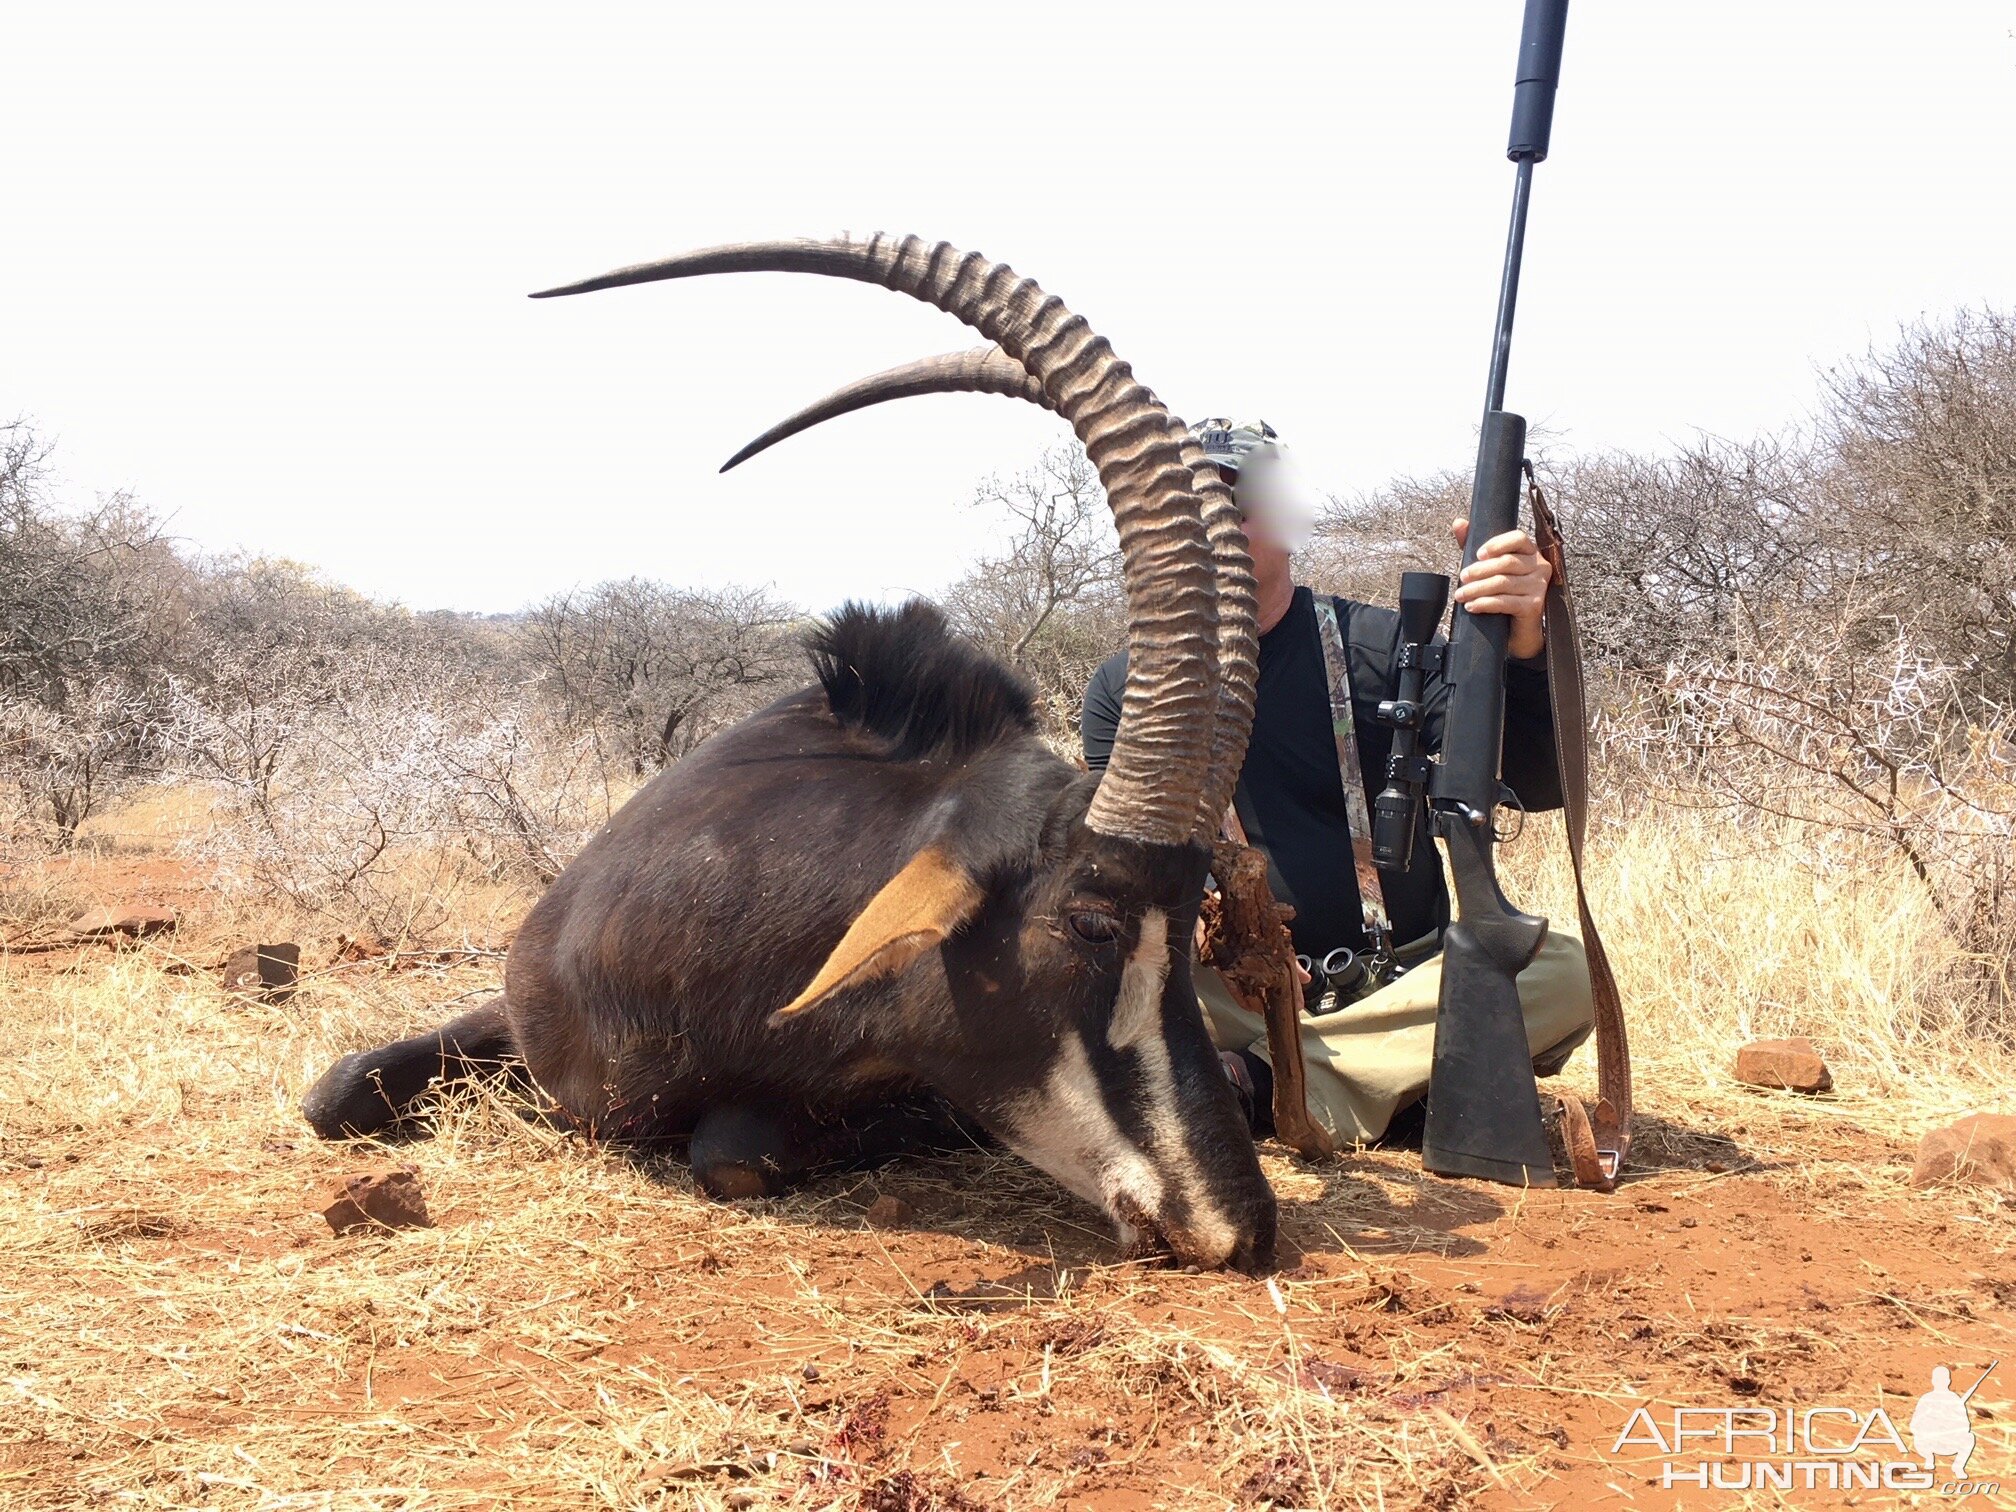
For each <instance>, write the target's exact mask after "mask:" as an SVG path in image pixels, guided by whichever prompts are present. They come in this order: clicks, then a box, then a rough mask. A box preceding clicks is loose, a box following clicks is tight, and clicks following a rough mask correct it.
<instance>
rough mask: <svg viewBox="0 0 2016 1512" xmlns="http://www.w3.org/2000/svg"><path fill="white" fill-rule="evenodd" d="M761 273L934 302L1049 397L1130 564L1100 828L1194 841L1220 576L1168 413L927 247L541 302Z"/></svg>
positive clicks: (1020, 304) (1082, 329) (768, 251)
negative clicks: (1102, 495) (812, 276)
mask: <svg viewBox="0 0 2016 1512" xmlns="http://www.w3.org/2000/svg"><path fill="white" fill-rule="evenodd" d="M757 271H778V272H802V273H819V274H824V275H827V276H833V277H842V278H851V279H854V280H856V281H860V282H870V283H879V284H882V285H883V286H884V287H886V288H890V289H894V290H896V291H898V292H900V293H904V294H909V295H911V296H912V297H913V298H917V299H922V300H924V301H925V302H926V303H929V304H932V305H936V306H937V307H938V308H940V309H942V310H945V311H947V312H948V313H950V314H953V315H956V316H957V317H958V318H959V319H960V320H962V321H964V322H965V323H966V324H968V325H970V326H973V327H974V328H975V329H977V330H979V331H980V332H981V333H982V334H983V335H985V336H987V337H988V338H989V339H990V340H992V341H994V342H996V343H998V344H999V345H1000V346H1001V348H1002V350H1003V351H1004V352H1006V353H1007V354H1008V355H1009V356H1010V357H1012V358H1014V359H1015V360H1017V361H1018V362H1020V363H1021V364H1022V365H1023V366H1024V367H1025V368H1027V369H1028V371H1029V373H1030V374H1031V375H1032V376H1033V377H1034V378H1035V379H1036V380H1037V381H1038V382H1039V383H1041V384H1042V386H1043V388H1044V390H1045V392H1046V393H1048V394H1049V395H1050V397H1051V398H1052V400H1053V401H1054V402H1055V403H1056V405H1057V408H1058V410H1059V412H1060V413H1062V414H1063V415H1064V417H1065V418H1066V419H1067V420H1069V421H1070V423H1071V426H1072V429H1073V430H1074V431H1076V432H1077V434H1078V437H1079V439H1080V440H1081V441H1082V442H1084V444H1085V449H1086V452H1087V453H1088V455H1089V456H1090V457H1091V459H1092V462H1093V465H1094V466H1095V467H1096V468H1097V469H1098V472H1099V477H1100V482H1101V483H1102V484H1103V485H1104V487H1105V490H1106V496H1107V501H1108V503H1109V504H1110V506H1111V508H1112V510H1113V519H1114V525H1115V528H1116V530H1117V531H1118V533H1119V536H1120V547H1121V553H1122V558H1123V562H1124V564H1125V568H1124V571H1125V583H1126V591H1127V605H1128V615H1127V618H1128V647H1129V652H1130V654H1129V658H1128V671H1127V688H1126V691H1125V693H1124V694H1123V695H1122V702H1121V708H1122V715H1121V724H1120V732H1119V738H1118V739H1117V740H1116V741H1115V743H1114V748H1113V754H1112V757H1111V759H1110V761H1109V763H1108V765H1107V769H1106V772H1105V774H1104V776H1103V777H1102V779H1101V781H1100V784H1099V787H1098V790H1097V791H1096V792H1095V794H1094V795H1093V799H1092V805H1091V808H1090V809H1089V810H1088V811H1087V813H1086V824H1087V826H1088V827H1089V828H1091V829H1093V830H1095V831H1097V832H1099V833H1101V834H1106V835H1113V836H1117V837H1123V838H1129V839H1134V840H1141V841H1146V842H1150V843H1157V844H1172V845H1176V844H1183V843H1186V842H1188V841H1190V840H1192V839H1194V837H1195V832H1196V823H1197V812H1198V805H1199V803H1200V801H1201V798H1202V788H1203V783H1204V780H1205V778H1206V777H1207V776H1208V770H1207V768H1208V765H1209V759H1210V749H1211V743H1212V731H1213V728H1214V725H1215V724H1216V716H1217V702H1218V696H1219V695H1218V655H1217V651H1218V640H1219V625H1218V608H1217V582H1216V575H1217V569H1216V563H1215V560H1214V557H1213V553H1212V549H1211V545H1210V542H1209V540H1208V539H1207V535H1206V531H1205V527H1204V523H1203V519H1202V515H1201V508H1200V504H1199V501H1198V498H1197V495H1196V492H1195V488H1196V473H1195V470H1194V468H1192V467H1191V466H1189V465H1188V464H1186V462H1185V461H1184V458H1183V455H1182V450H1181V448H1180V446H1179V445H1178V443H1177V442H1176V440H1175V439H1174V437H1172V436H1171V435H1170V433H1169V425H1170V417H1169V414H1168V411H1167V410H1166V409H1164V408H1163V406H1162V404H1161V402H1160V401H1159V400H1158V399H1156V397H1155V396H1154V394H1153V393H1152V392H1150V391H1149V390H1148V389H1147V388H1146V387H1145V386H1143V385H1142V384H1140V383H1139V382H1138V381H1136V380H1135V379H1134V378H1133V375H1132V372H1131V370H1129V369H1128V368H1127V367H1126V365H1125V364H1124V363H1122V362H1121V360H1120V358H1119V357H1118V355H1117V354H1115V353H1114V351H1113V349H1112V347H1111V346H1110V345H1109V344H1108V343H1107V341H1106V340H1105V338H1103V337H1101V336H1099V335H1097V334H1096V333H1095V332H1093V331H1092V329H1091V327H1090V326H1089V325H1088V324H1086V322H1085V321H1084V320H1083V319H1082V317H1080V316H1078V315H1076V314H1074V313H1072V312H1071V311H1070V310H1069V309H1068V308H1067V307H1066V306H1065V305H1064V303H1063V302H1062V301H1061V300H1058V299H1056V298H1055V297H1054V296H1052V295H1049V294H1047V293H1045V291H1044V290H1043V289H1042V287H1041V286H1040V285H1038V284H1037V283H1036V282H1035V281H1034V280H1033V279H1028V278H1024V277H1022V276H1021V275H1019V274H1017V273H1016V272H1015V271H1014V270H1013V269H1012V268H1010V267H1008V265H1006V264H1005V263H995V262H991V261H990V260H988V259H987V258H984V257H981V256H980V255H979V254H977V253H964V252H960V251H959V250H958V249H956V248H954V247H952V246H950V245H949V244H947V243H944V242H939V243H936V244H926V243H925V242H923V241H922V240H921V239H920V238H918V237H915V236H904V237H900V238H890V237H885V236H883V235H881V234H880V233H877V234H876V235H874V236H872V237H870V238H869V239H868V240H867V241H866V242H851V241H845V242H821V241H811V240H797V241H781V242H751V243H744V244H739V245H734V246H726V247H713V248H708V249H706V250H703V251H699V252H694V253H688V254H686V255H684V256H680V257H673V258H668V259H665V260H663V261H660V262H655V263H639V264H635V265H633V266H631V267H627V268H619V269H616V270H614V271H613V272H610V273H605V274H602V275H600V276H598V277H596V278H591V279H584V280H582V281H580V282H578V283H574V284H567V285H562V286H559V287H556V288H553V289H547V290H542V291H541V296H542V297H552V296H555V295H562V294H578V293H587V292H590V291H592V290H597V289H606V288H614V287H619V286H623V285H628V284H637V283H649V282H654V281H656V280H659V279H666V278H687V277H693V276H697V275H701V274H708V273H725V272H757Z"/></svg>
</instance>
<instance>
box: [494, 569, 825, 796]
mask: <svg viewBox="0 0 2016 1512" xmlns="http://www.w3.org/2000/svg"><path fill="white" fill-rule="evenodd" d="M797 618H798V615H797V612H796V611H795V610H793V609H792V608H790V607H789V606H788V605H786V604H783V603H781V602H779V601H778V600H777V599H775V598H773V597H771V596H770V595H769V594H768V593H766V592H765V591H763V590H762V589H756V588H732V587H731V588H725V589H719V590H701V589H682V588H672V587H668V586H667V585H665V584H663V583H658V582H653V581H651V580H649V579H646V578H624V579H621V580H620V581H615V582H607V583H598V584H597V585H596V586H595V587H593V588H588V589H581V590H576V591H574V592H570V593H562V594H556V595H554V596H553V597H552V598H549V599H547V600H546V601H544V602H543V603H541V604H538V605H537V606H535V607H534V608H533V609H531V610H530V611H529V612H528V613H527V614H526V616H525V620H524V624H523V627H522V631H521V636H522V639H521V648H522V653H523V656H524V658H525V661H526V662H527V664H528V666H529V667H530V668H532V669H533V671H534V672H535V673H536V674H537V675H538V676H540V677H541V678H542V679H543V680H544V683H545V685H546V688H547V690H548V693H549V695H550V696H551V697H552V698H553V699H554V700H555V702H556V704H557V707H558V708H559V710H560V714H561V719H562V721H563V723H564V724H565V725H566V727H567V728H569V729H572V730H577V731H590V732H594V733H595V734H596V735H597V737H598V738H599V739H604V740H606V741H608V742H609V743H610V744H611V745H613V747H614V750H613V751H611V752H610V754H611V755H612V756H614V757H615V758H617V759H619V760H621V761H622V762H624V763H626V764H627V765H628V766H629V768H630V770H631V773H632V775H635V776H642V775H643V774H644V773H645V772H647V771H650V770H653V769H655V768H657V767H661V766H664V765H666V764H667V763H668V762H672V761H676V760H677V759H678V758H679V757H681V756H683V755H685V754H686V752H688V751H690V750H691V749H692V748H693V747H694V746H696V745H698V744H699V743H700V742H701V741H702V740H704V739H706V738H707V736H709V735H711V734H712V733H713V732H714V731H715V730H717V729H719V728H720V727H721V726H723V725H724V724H727V723H729V722H731V721H732V720H734V719H736V718H739V717H740V716H741V715H742V714H744V713H747V712H748V711H749V710H750V709H751V708H753V707H754V706H755V704H756V703H757V702H758V701H759V700H760V699H761V698H762V697H764V696H765V695H766V694H767V693H769V692H770V691H771V690H773V688H774V686H775V685H776V684H777V683H778V682H780V681H781V680H782V679H783V678H785V677H787V676H789V675H790V674H791V673H793V672H795V671H796V670H797V667H798V659H797V656H796V654H795V647H794V645H793V643H792V640H791V637H790V636H789V634H788V631H789V629H790V627H791V625H792V624H793V623H794V622H795V621H796V620H797Z"/></svg>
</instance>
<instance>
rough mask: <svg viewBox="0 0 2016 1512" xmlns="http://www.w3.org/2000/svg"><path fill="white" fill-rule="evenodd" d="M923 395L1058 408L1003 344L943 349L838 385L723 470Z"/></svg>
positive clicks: (725, 464)
mask: <svg viewBox="0 0 2016 1512" xmlns="http://www.w3.org/2000/svg"><path fill="white" fill-rule="evenodd" d="M918 394H1006V395H1007V396H1008V397H1009V398H1011V399H1027V400H1028V401H1029V402H1030V403H1031V404H1040V405H1042V406H1043V408H1044V409H1055V408H1056V407H1057V406H1056V405H1054V404H1052V403H1051V402H1050V396H1049V395H1048V394H1046V393H1044V392H1043V385H1042V383H1041V382H1039V381H1038V380H1037V379H1036V378H1035V377H1034V376H1033V375H1032V374H1031V373H1030V371H1029V370H1028V369H1027V368H1025V367H1024V366H1022V364H1021V363H1019V362H1017V361H1016V360H1015V359H1014V358H1013V357H1010V356H1009V355H1008V354H1007V353H1006V352H1004V351H1002V350H1001V348H999V347H998V346H986V347H974V348H972V349H971V350H969V351H964V352H941V353H940V354H939V355H938V356H936V357H920V358H919V359H918V360H917V361H915V362H906V363H904V364H903V365H902V366H901V367H893V368H889V369H887V370H886V371H884V372H880V373H877V374H875V375H874V376H873V377H870V378H863V379H861V380H860V381H859V382H858V383H850V384H848V385H847V386H846V387H845V388H840V389H835V390H834V391H833V392H832V393H830V394H828V395H827V396H826V397H825V398H824V399H821V400H819V401H818V402H817V403H814V404H808V405H806V406H805V408H803V409H801V410H799V411H798V413H797V414H795V415H791V416H789V417H787V418H785V419H783V420H779V421H778V422H777V423H776V424H775V425H773V426H771V427H770V429H768V430H766V431H765V432H763V434H762V435H760V436H758V437H757V438H756V439H755V440H754V441H751V442H750V443H749V444H748V445H747V446H745V447H743V448H742V450H740V451H738V452H737V453H735V455H734V456H732V457H730V458H729V459H728V460H727V461H726V462H723V463H722V464H721V471H723V472H724V473H725V472H727V471H728V470H729V469H730V468H732V467H740V466H741V465H742V464H743V463H744V462H747V461H748V460H749V459H750V458H751V457H753V456H755V455H756V454H757V453H758V452H764V451H768V450H769V449H770V448H771V447H773V446H775V445H776V444H777V443H778V442H779V441H785V440H788V439H790V438H791V437H792V436H795V435H797V434H798V432H800V431H803V430H810V429H811V428H812V427H813V426H815V425H818V424H821V423H822V422H824V421H827V420H831V419H833V418H834V417H835V416H838V415H851V414H852V413H853V412H854V411H855V410H858V409H867V408H868V407H869V406H870V405H872V404H886V403H888V402H889V401H890V400H891V399H909V398H913V397H914V396H916V395H918Z"/></svg>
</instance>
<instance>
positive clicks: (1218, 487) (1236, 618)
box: [721, 346, 1260, 844]
mask: <svg viewBox="0 0 2016 1512" xmlns="http://www.w3.org/2000/svg"><path fill="white" fill-rule="evenodd" d="M958 393H982V394H1007V395H1009V396H1011V397H1013V398H1017V399H1026V400H1028V401H1029V402H1030V403H1031V404H1038V405H1041V406H1042V407H1043V408H1045V409H1051V408H1054V406H1053V405H1052V404H1051V403H1050V396H1049V395H1048V394H1046V393H1044V392H1043V385H1042V384H1040V383H1038V382H1037V381H1036V379H1035V378H1034V377H1033V376H1032V375H1031V374H1030V373H1029V371H1028V370H1027V369H1026V368H1024V367H1023V366H1022V364H1021V363H1019V362H1017V361H1016V360H1015V359H1014V358H1013V357H1010V356H1008V355H1007V354H1006V353H1005V352H1003V351H1002V350H1001V348H999V347H998V346H989V347H974V348H972V349H971V350H969V351H964V352H942V353H940V354H939V355H938V356H936V357H920V358H919V359H918V360H917V361H915V362H906V363H904V364H902V365H901V366H900V367H893V368H889V369H887V370H886V371H883V372H880V373H876V374H874V375H873V376H872V377H868V378H862V379H859V380H857V381H856V382H854V383H850V384H848V385H847V386H846V387H845V388H840V389H835V390H834V391H833V392H832V393H830V394H828V395H827V396H826V397H825V398H823V399H821V400H819V401H818V402H816V403H814V404H808V405H807V406H806V407H805V408H804V409H801V410H799V411H798V412H797V413H796V414H795V415H792V416H791V417H790V418H789V419H786V420H781V421H779V422H778V423H777V424H776V425H773V426H771V427H770V429H768V430H767V431H765V432H763V434H762V435H760V436H758V437H757V438H756V439H755V440H754V441H751V442H750V443H749V444H748V445H747V446H745V447H743V448H742V450H740V451H739V452H737V453H736V454H735V455H734V456H732V457H730V458H729V459H728V461H727V462H726V463H725V464H723V466H722V468H721V471H723V472H726V471H728V469H729V468H731V467H735V466H737V465H739V464H740V463H743V462H746V461H747V460H748V459H749V458H751V457H753V456H755V455H756V454H757V453H758V452H760V451H763V450H765V449H766V448H768V447H771V446H774V445H776V444H777V443H778V442H779V441H782V440H784V439H785V438H787V437H789V436H795V435H797V434H798V433H799V432H800V431H803V430H809V429H811V428H812V427H813V426H815V425H818V424H819V423H820V422H821V421H825V420H830V419H832V418H833V417H834V416H836V415H845V414H849V413H851V412H853V411H854V410H857V409H866V408H867V407H868V406H870V405H873V404H884V403H887V402H888V401H889V400H891V399H908V398H912V397H914V396H916V395H918V394H958ZM1170 435H1172V436H1173V437H1175V439H1176V443H1177V445H1178V446H1179V447H1181V448H1182V449H1183V460H1184V462H1185V464H1186V465H1187V466H1189V468H1190V470H1191V473H1192V476H1193V477H1194V479H1195V487H1196V490H1197V498H1198V501H1199V503H1200V504H1201V506H1202V510H1203V519H1204V532H1205V536H1206V538H1207V539H1208V540H1209V542H1210V545H1211V555H1212V558H1213V560H1214V561H1215V562H1216V564H1217V574H1218V712H1217V716H1216V718H1215V719H1214V720H1213V723H1212V729H1211V758H1210V766H1209V769H1208V773H1209V774H1208V775H1207V776H1206V778H1205V781H1204V792H1203V796H1202V798H1201V799H1200V800H1199V804H1198V819H1197V833H1198V836H1199V838H1200V839H1202V840H1203V841H1204V842H1205V843H1206V844H1209V843H1210V842H1211V840H1212V839H1213V838H1215V837H1216V836H1217V834H1218V832H1219V829H1220V826H1221V824H1222V822H1223V820H1224V817H1225V809H1226V807H1227V805H1229V804H1230V803H1231V802H1232V791H1233V789H1234V788H1236V787H1237V786H1238V785H1239V769H1240V767H1241V766H1242V765H1243V764H1244V762H1245V760H1246V741H1247V738H1248V736H1250V735H1251V734H1252V730H1253V698H1254V685H1255V682H1256V681H1257V679H1258V677H1259V649H1260V640H1259V630H1258V626H1257V623H1256V612H1257V609H1258V606H1259V593H1258V585H1257V583H1256V582H1255V581H1254V577H1253V558H1252V556H1251V554H1250V553H1249V552H1248V551H1247V549H1246V532H1245V531H1244V530H1243V529H1241V528H1240V523H1239V521H1240V516H1239V508H1238V506H1237V505H1236V504H1234V503H1233V502H1232V491H1231V490H1230V489H1228V488H1227V487H1226V486H1225V482H1224V480H1223V479H1222V478H1221V477H1220V476H1219V474H1218V469H1217V467H1216V466H1215V465H1213V464H1212V463H1210V462H1209V461H1207V460H1206V459H1205V456H1204V452H1203V449H1202V448H1201V447H1200V446H1198V444H1197V442H1196V440H1195V438H1193V437H1192V436H1191V435H1190V432H1189V430H1188V428H1187V427H1186V426H1185V425H1184V424H1183V422H1182V421H1180V420H1177V419H1175V418H1174V417H1172V418H1171V421H1170Z"/></svg>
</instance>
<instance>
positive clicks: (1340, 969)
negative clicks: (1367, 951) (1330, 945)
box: [1295, 945, 1379, 1016]
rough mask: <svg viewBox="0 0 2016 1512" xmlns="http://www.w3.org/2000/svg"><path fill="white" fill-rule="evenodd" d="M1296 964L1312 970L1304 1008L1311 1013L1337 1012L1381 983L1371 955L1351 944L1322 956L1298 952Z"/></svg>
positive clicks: (1305, 992)
mask: <svg viewBox="0 0 2016 1512" xmlns="http://www.w3.org/2000/svg"><path fill="white" fill-rule="evenodd" d="M1295 964H1296V965H1297V966H1300V967H1301V968H1302V969H1303V970H1304V971H1305V972H1307V973H1308V974H1309V983H1308V985H1307V986H1305V987H1304V988H1303V989H1302V1011H1303V1012H1304V1013H1307V1014H1310V1015H1311V1016H1314V1015H1316V1014H1322V1013H1335V1012H1336V1011H1337V1010H1338V1009H1339V1008H1344V1007H1348V1006H1349V1005H1350V1004H1352V1003H1355V1002H1357V1001H1358V999H1360V998H1361V997H1364V996H1365V995H1366V994H1367V993H1368V992H1370V991H1372V990H1373V989H1374V988H1376V987H1377V986H1378V985H1379V982H1378V980H1377V979H1376V978H1375V977H1374V975H1373V973H1372V969H1371V965H1370V962H1369V958H1368V957H1367V956H1365V955H1364V954H1362V953H1361V952H1358V951H1355V950H1352V949H1351V948H1350V947H1349V946H1345V945H1340V946H1338V947H1337V949H1335V950H1333V951H1331V952H1330V954H1328V955H1326V956H1324V957H1322V958H1321V959H1318V958H1317V957H1315V956H1306V955H1298V956H1296V957H1295Z"/></svg>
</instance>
